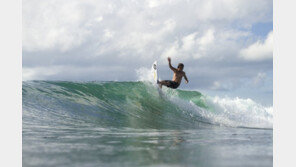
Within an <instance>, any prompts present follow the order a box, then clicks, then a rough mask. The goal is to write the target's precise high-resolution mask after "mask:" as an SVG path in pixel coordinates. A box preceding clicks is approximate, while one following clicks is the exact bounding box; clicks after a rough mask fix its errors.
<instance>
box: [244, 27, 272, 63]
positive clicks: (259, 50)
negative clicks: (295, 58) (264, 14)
mask: <svg viewBox="0 0 296 167" xmlns="http://www.w3.org/2000/svg"><path fill="white" fill-rule="evenodd" d="M240 57H242V58H243V59H245V60H249V61H260V60H266V59H272V57H273V32H272V31H271V32H270V33H269V34H268V35H267V38H266V39H265V41H264V42H262V41H260V40H259V41H257V42H255V43H254V44H252V45H250V46H248V47H247V48H245V49H242V50H241V51H240Z"/></svg>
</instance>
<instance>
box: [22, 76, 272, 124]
mask: <svg viewBox="0 0 296 167" xmlns="http://www.w3.org/2000/svg"><path fill="white" fill-rule="evenodd" d="M22 92H23V122H24V123H29V122H32V121H31V120H30V118H31V119H32V118H34V122H36V123H41V122H42V124H44V123H53V122H55V123H57V124H73V125H75V124H77V125H78V124H79V125H81V124H88V125H91V126H93V125H94V126H96V127H114V128H119V127H126V128H153V129H191V128H192V129H195V128H198V127H201V126H209V125H211V126H212V125H219V126H231V127H248V128H272V121H273V114H272V113H273V112H272V107H264V106H262V105H260V104H257V103H256V102H254V101H253V100H251V99H240V98H234V99H230V98H219V97H208V96H204V95H202V94H201V93H200V92H197V91H185V90H172V89H166V88H163V93H164V96H160V94H159V92H158V91H157V88H156V87H155V86H153V85H152V84H150V83H149V82H142V81H141V82H66V81H25V82H23V90H22Z"/></svg>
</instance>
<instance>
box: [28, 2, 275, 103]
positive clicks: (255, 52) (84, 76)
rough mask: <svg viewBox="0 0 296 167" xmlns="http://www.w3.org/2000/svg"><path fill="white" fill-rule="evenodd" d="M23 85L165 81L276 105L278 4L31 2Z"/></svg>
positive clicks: (212, 93) (221, 94)
mask: <svg viewBox="0 0 296 167" xmlns="http://www.w3.org/2000/svg"><path fill="white" fill-rule="evenodd" d="M22 5H23V10H22V34H23V35H22V44H23V47H22V53H23V55H22V61H23V63H22V69H23V80H24V81H26V80H71V81H137V80H138V79H139V74H140V73H141V71H143V70H145V69H149V68H150V67H151V64H152V63H153V62H154V61H155V60H157V61H158V67H159V76H160V78H161V79H171V78H172V71H170V70H169V68H168V65H167V57H171V58H172V65H173V66H177V64H178V63H179V62H182V63H184V65H185V68H184V71H185V72H186V75H187V77H188V79H189V83H188V84H182V85H181V86H180V88H181V89H190V90H197V91H200V92H202V93H203V94H207V95H211V96H215V95H217V96H229V97H242V98H251V99H253V100H255V101H257V102H260V103H262V104H263V105H272V100H273V2H272V0H260V1H258V0H239V1H237V0H219V1H217V0H42V1H40V0H23V3H22Z"/></svg>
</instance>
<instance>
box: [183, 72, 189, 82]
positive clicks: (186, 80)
mask: <svg viewBox="0 0 296 167" xmlns="http://www.w3.org/2000/svg"><path fill="white" fill-rule="evenodd" d="M184 79H185V83H186V84H187V83H188V82H189V81H188V78H187V76H186V73H185V72H184Z"/></svg>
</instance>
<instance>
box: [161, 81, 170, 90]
mask: <svg viewBox="0 0 296 167" xmlns="http://www.w3.org/2000/svg"><path fill="white" fill-rule="evenodd" d="M169 84H170V83H169V82H168V81H160V82H159V87H160V88H162V85H165V86H169Z"/></svg>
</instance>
